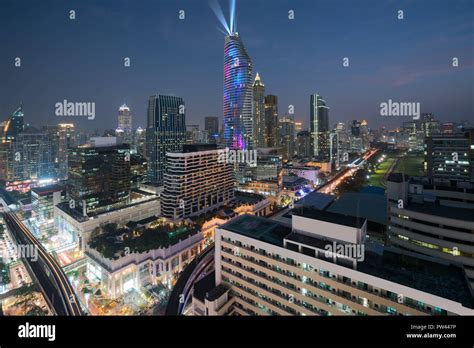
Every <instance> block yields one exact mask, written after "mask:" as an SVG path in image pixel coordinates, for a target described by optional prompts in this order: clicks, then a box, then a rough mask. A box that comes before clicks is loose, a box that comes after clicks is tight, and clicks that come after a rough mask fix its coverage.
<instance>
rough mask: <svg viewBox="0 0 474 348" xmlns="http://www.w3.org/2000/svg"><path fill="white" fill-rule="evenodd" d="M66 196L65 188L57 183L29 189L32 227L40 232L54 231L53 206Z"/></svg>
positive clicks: (50, 232)
mask: <svg viewBox="0 0 474 348" xmlns="http://www.w3.org/2000/svg"><path fill="white" fill-rule="evenodd" d="M65 198H66V190H65V189H64V187H62V186H59V185H48V186H43V187H35V188H33V189H31V205H32V212H31V218H32V219H33V223H32V227H33V228H36V229H37V230H38V231H39V233H40V234H46V235H49V234H52V233H53V232H54V226H55V223H54V218H55V216H54V207H55V206H56V205H58V204H59V203H61V202H63V201H64V200H65Z"/></svg>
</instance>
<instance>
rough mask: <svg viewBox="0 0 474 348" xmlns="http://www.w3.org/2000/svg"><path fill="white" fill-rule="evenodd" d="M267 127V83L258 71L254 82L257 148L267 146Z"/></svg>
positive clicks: (254, 120) (255, 142) (254, 123)
mask: <svg viewBox="0 0 474 348" xmlns="http://www.w3.org/2000/svg"><path fill="white" fill-rule="evenodd" d="M265 129H266V127H265V85H264V84H263V82H262V80H261V79H260V75H259V74H258V73H257V76H255V81H254V83H253V131H254V137H253V138H254V145H255V147H256V148H259V147H266V143H265Z"/></svg>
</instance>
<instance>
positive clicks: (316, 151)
mask: <svg viewBox="0 0 474 348" xmlns="http://www.w3.org/2000/svg"><path fill="white" fill-rule="evenodd" d="M310 116H311V118H310V123H311V129H310V131H311V142H312V143H311V149H312V155H313V156H314V157H316V158H317V159H318V160H321V161H328V160H329V107H327V106H326V102H325V101H324V99H323V98H322V97H321V96H320V95H318V94H312V95H311V98H310Z"/></svg>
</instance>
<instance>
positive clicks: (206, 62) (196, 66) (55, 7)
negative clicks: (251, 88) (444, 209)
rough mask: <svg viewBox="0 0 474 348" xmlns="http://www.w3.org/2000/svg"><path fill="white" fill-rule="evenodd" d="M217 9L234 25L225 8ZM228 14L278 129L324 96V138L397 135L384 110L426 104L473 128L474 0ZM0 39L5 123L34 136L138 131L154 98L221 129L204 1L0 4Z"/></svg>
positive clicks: (352, 3)
mask: <svg viewBox="0 0 474 348" xmlns="http://www.w3.org/2000/svg"><path fill="white" fill-rule="evenodd" d="M219 3H220V5H221V6H222V8H223V10H224V14H225V15H226V18H228V16H229V15H228V2H227V0H225V1H224V0H220V1H219ZM71 9H73V10H75V11H76V20H70V19H69V10H71ZM399 9H401V10H403V11H404V14H405V19H404V20H398V19H397V11H398V10H399ZM179 10H185V11H186V18H185V19H184V20H180V19H179V18H178V11H179ZM289 10H294V11H295V19H294V20H289V19H288V11H289ZM236 13H237V30H238V32H239V34H240V36H241V37H242V40H243V42H244V45H245V46H246V48H247V51H248V53H249V55H250V57H251V58H252V60H253V63H254V74H255V73H256V72H259V74H260V77H261V79H262V81H263V82H264V84H265V87H266V93H267V94H274V95H277V96H278V98H279V116H280V117H282V116H283V115H284V113H285V112H286V111H287V109H288V105H290V104H293V105H294V106H295V119H296V120H301V121H303V122H304V124H305V126H309V112H310V111H309V109H310V94H312V93H318V94H321V95H322V96H323V97H324V99H325V100H326V102H327V104H328V106H329V107H330V112H329V118H330V125H331V126H332V125H333V124H335V123H336V122H338V121H344V122H346V121H348V120H352V119H367V120H368V121H369V126H371V127H378V126H379V125H382V124H383V125H387V126H389V127H390V126H398V125H401V123H402V122H403V121H406V120H407V119H406V117H405V118H404V117H390V118H387V117H382V116H380V103H381V102H386V101H387V100H388V99H392V100H394V101H403V102H420V103H421V112H433V113H434V114H435V116H436V117H437V118H439V119H440V120H442V121H460V120H474V101H473V95H474V48H473V47H474V1H472V0H453V1H439V0H416V1H381V0H360V1H356V0H331V1H330V0H324V1H318V0H237V6H236ZM0 26H1V30H0V81H1V83H0V121H3V120H5V119H6V118H7V117H9V115H10V114H11V113H12V112H13V111H14V110H15V109H16V108H17V106H18V105H19V103H20V102H22V103H23V107H24V112H25V119H26V121H27V122H29V123H32V124H33V125H35V126H41V125H44V124H57V123H59V122H73V123H75V124H76V125H77V128H78V129H88V130H92V129H96V128H98V129H100V130H103V129H106V128H115V127H117V109H118V107H119V106H120V105H121V104H123V103H126V104H127V105H128V106H129V107H130V108H131V110H132V114H133V116H134V119H133V123H134V127H137V126H142V127H145V125H146V122H145V121H146V108H147V99H148V97H149V96H150V95H152V94H156V93H158V94H171V95H176V96H180V97H182V98H183V99H184V101H185V103H186V118H187V122H186V123H187V124H200V125H201V126H203V124H204V117H205V116H218V117H219V118H220V123H222V94H223V49H224V35H223V34H222V32H221V30H219V29H222V27H221V25H220V24H219V21H218V20H217V18H216V16H215V15H214V13H213V12H212V10H211V8H210V7H209V5H208V1H207V0H139V1H137V0H81V1H61V0H35V1H34V0H28V1H26V0H0ZM218 28H219V29H218ZM15 57H21V59H22V67H21V68H16V67H15V66H14V59H15ZM124 57H130V59H131V67H130V68H125V67H124V66H123V59H124ZM343 57H348V58H349V59H350V67H348V68H344V67H343V65H342V58H343ZM453 57H458V58H459V67H457V68H454V67H452V65H451V63H452V58H453ZM64 99H67V100H68V101H73V102H76V101H77V102H87V101H88V102H95V103H96V118H95V120H94V121H89V120H87V119H86V118H84V117H82V118H81V117H58V116H55V114H54V111H55V108H54V105H55V103H57V102H59V101H62V100H64Z"/></svg>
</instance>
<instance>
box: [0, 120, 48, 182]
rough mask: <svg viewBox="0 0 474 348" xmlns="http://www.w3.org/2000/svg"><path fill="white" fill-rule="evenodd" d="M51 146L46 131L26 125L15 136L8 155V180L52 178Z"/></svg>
mask: <svg viewBox="0 0 474 348" xmlns="http://www.w3.org/2000/svg"><path fill="white" fill-rule="evenodd" d="M52 153H53V147H52V142H51V139H50V138H49V136H48V134H47V133H44V132H41V131H39V130H38V129H36V128H33V127H26V128H25V130H24V131H22V132H21V133H19V134H17V135H16V136H15V140H14V141H13V142H12V143H11V147H10V151H9V155H8V180H14V181H24V180H39V179H52V178H54V176H55V170H54V159H53V156H52Z"/></svg>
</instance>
